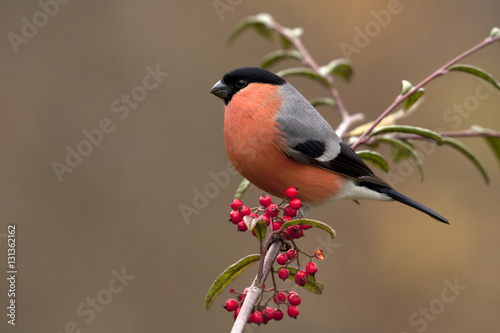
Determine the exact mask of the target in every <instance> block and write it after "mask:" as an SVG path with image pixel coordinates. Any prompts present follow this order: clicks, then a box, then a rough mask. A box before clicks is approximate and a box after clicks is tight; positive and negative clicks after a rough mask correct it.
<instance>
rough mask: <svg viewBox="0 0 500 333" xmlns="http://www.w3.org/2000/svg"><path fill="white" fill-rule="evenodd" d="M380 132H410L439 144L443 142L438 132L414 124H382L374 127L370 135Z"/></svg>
mask: <svg viewBox="0 0 500 333" xmlns="http://www.w3.org/2000/svg"><path fill="white" fill-rule="evenodd" d="M382 133H412V134H417V135H420V136H423V137H425V138H428V139H431V140H434V141H436V142H437V143H438V144H439V145H442V144H443V138H442V137H441V135H439V134H438V133H436V132H434V131H431V130H429V129H426V128H422V127H416V126H404V125H389V126H383V127H379V128H377V129H375V130H374V131H373V132H372V133H371V136H375V135H378V134H382Z"/></svg>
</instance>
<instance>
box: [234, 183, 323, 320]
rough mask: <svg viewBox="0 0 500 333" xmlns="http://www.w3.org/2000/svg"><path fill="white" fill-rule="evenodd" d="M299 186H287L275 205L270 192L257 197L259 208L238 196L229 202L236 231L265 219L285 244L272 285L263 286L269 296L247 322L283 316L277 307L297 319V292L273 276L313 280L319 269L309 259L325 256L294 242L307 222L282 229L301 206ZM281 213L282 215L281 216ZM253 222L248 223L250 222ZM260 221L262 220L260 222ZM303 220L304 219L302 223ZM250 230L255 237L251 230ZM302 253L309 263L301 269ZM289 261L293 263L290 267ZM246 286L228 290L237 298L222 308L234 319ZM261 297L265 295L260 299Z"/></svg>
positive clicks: (307, 226) (306, 280)
mask: <svg viewBox="0 0 500 333" xmlns="http://www.w3.org/2000/svg"><path fill="white" fill-rule="evenodd" d="M297 195H298V189H297V188H295V187H289V188H288V189H287V190H286V192H285V196H286V199H284V200H283V201H282V202H281V203H280V204H278V205H277V204H275V203H273V202H272V199H271V197H270V196H269V195H267V194H263V195H262V196H261V197H260V198H259V204H260V206H259V207H254V208H249V207H248V206H245V205H244V204H243V202H242V201H241V200H240V199H234V200H233V201H232V202H231V209H232V211H231V212H230V214H229V217H230V218H229V221H231V222H232V223H233V224H235V225H237V228H238V231H247V230H248V229H250V228H251V227H252V226H255V222H256V221H257V222H258V223H261V221H264V222H265V224H266V226H267V227H268V229H270V230H272V232H273V234H276V235H281V236H282V237H283V238H284V240H283V241H284V242H285V243H286V248H285V249H283V252H282V253H280V254H279V255H278V256H277V257H276V263H277V264H278V265H279V266H280V267H278V269H277V270H275V269H273V276H272V281H273V287H272V288H270V289H265V285H264V287H263V291H264V292H270V293H271V296H270V297H269V298H268V299H267V300H266V301H265V302H264V303H263V305H260V304H259V305H256V306H255V309H254V312H253V313H252V314H251V315H250V317H249V319H248V322H249V323H255V324H266V323H267V322H269V321H270V320H272V319H274V320H277V321H279V320H281V319H282V318H283V316H284V312H283V310H281V309H280V306H281V307H282V306H286V313H287V314H288V316H289V317H292V318H297V316H298V315H299V309H298V308H297V306H298V305H299V304H300V303H301V298H300V296H299V294H298V293H297V292H295V291H288V290H287V288H285V289H282V290H280V289H279V288H278V287H277V285H276V279H275V277H274V275H277V276H278V277H279V278H280V279H282V280H286V279H288V278H290V279H292V280H294V281H295V283H296V284H297V285H298V286H304V285H306V284H307V283H308V282H311V281H312V282H314V281H315V280H314V275H315V274H316V272H317V271H318V266H317V265H316V264H315V263H314V262H313V261H312V259H313V258H316V259H319V260H322V259H323V258H324V256H323V253H322V251H321V250H317V251H316V252H315V254H314V255H309V254H307V253H305V252H303V251H302V250H300V249H299V248H298V246H297V244H296V243H295V240H296V239H298V238H301V237H302V236H303V235H304V230H307V229H309V228H311V226H310V225H306V224H297V225H292V226H289V227H285V228H282V226H283V224H284V223H285V222H288V221H291V220H293V219H296V218H298V215H300V214H298V212H299V210H300V209H301V207H302V202H301V201H300V199H298V198H297ZM280 213H281V216H280ZM252 221H253V222H254V223H251V222H252ZM262 223H263V222H262ZM302 223H303V222H302ZM252 233H253V234H254V236H255V233H254V230H253V229H252ZM302 256H305V257H307V258H308V262H307V264H306V265H305V267H302V268H304V269H301V265H300V262H299V259H300V258H299V257H302ZM290 264H294V265H296V267H291V266H290ZM247 290H248V288H247V289H245V290H244V291H243V292H237V291H234V289H231V290H230V293H232V294H235V295H236V296H237V297H236V299H232V298H231V299H228V300H226V302H225V304H224V308H225V309H226V310H227V311H229V312H233V311H234V318H235V319H236V318H237V317H238V314H239V311H240V309H241V306H242V304H243V301H244V299H245V296H246V293H247ZM262 300H264V298H262ZM271 301H273V302H274V303H275V304H276V307H275V308H273V307H270V306H269V305H268V304H269V303H270V302H271Z"/></svg>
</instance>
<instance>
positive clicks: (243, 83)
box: [236, 79, 248, 89]
mask: <svg viewBox="0 0 500 333" xmlns="http://www.w3.org/2000/svg"><path fill="white" fill-rule="evenodd" d="M247 85H248V82H247V81H246V80H243V79H240V80H238V81H236V87H238V88H240V89H241V88H245V87H246V86H247Z"/></svg>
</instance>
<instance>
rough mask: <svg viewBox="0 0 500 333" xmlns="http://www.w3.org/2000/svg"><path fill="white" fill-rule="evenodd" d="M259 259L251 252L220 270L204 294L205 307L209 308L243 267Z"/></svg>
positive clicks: (245, 267)
mask: <svg viewBox="0 0 500 333" xmlns="http://www.w3.org/2000/svg"><path fill="white" fill-rule="evenodd" d="M259 260H260V255H259V254H251V255H249V256H246V257H244V258H241V259H240V260H239V261H238V262H237V263H234V264H233V265H231V266H229V267H228V268H227V269H226V270H225V271H224V272H222V273H221V274H220V275H219V277H218V278H217V279H216V280H215V281H214V283H213V284H212V286H211V287H210V289H209V290H208V293H207V296H205V309H208V308H210V306H211V305H212V303H213V301H214V300H215V298H216V297H217V296H219V294H220V293H221V292H222V291H223V290H224V289H225V288H226V287H227V285H228V284H229V283H230V282H231V281H233V280H234V279H236V277H238V275H240V274H241V273H242V272H243V271H244V270H245V269H247V268H248V267H249V266H250V265H251V264H253V263H255V262H257V261H259Z"/></svg>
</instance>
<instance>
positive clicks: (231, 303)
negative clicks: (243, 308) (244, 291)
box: [223, 298, 238, 312]
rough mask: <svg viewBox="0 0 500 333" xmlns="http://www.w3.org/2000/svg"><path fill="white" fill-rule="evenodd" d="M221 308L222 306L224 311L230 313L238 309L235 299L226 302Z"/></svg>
mask: <svg viewBox="0 0 500 333" xmlns="http://www.w3.org/2000/svg"><path fill="white" fill-rule="evenodd" d="M223 306H224V309H226V310H227V311H229V312H231V311H234V310H236V309H237V308H238V302H237V301H236V300H235V299H232V298H230V299H228V300H226V302H225V303H224V305H223Z"/></svg>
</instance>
